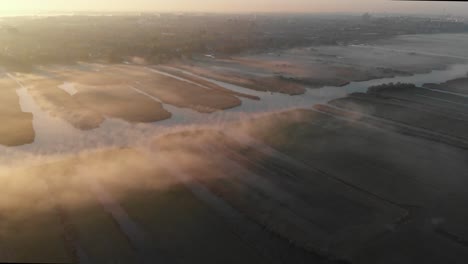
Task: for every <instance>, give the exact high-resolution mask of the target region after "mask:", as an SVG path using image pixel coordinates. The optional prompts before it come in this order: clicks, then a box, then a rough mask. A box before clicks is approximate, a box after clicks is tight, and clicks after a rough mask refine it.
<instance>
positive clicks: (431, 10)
mask: <svg viewBox="0 0 468 264" xmlns="http://www.w3.org/2000/svg"><path fill="white" fill-rule="evenodd" d="M57 11H67V12H69V11H99V12H102V11H155V12H157V11H161V12H167V11H182V12H190V11H193V12H224V13H234V12H300V13H322V12H326V13H362V12H372V13H410V14H454V15H468V3H460V2H458V3H456V2H425V1H413V2H406V1H389V0H288V1H284V0H256V1H248V0H196V1H195V0H171V1H166V0H131V1H130V0H112V1H111V0H67V1H63V0H15V1H14V2H13V1H8V2H6V3H0V12H3V13H5V12H18V13H21V12H57Z"/></svg>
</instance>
